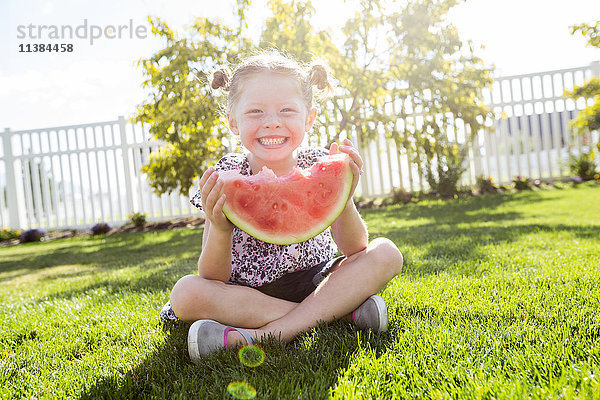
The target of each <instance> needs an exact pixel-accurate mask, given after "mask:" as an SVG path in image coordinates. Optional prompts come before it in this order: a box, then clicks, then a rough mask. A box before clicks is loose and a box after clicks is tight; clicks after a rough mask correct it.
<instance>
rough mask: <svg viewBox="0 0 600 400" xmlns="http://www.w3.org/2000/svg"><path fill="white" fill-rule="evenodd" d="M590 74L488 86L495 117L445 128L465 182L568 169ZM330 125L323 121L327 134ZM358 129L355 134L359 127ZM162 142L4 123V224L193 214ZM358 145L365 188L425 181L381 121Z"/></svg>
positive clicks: (102, 126) (59, 224)
mask: <svg viewBox="0 0 600 400" xmlns="http://www.w3.org/2000/svg"><path fill="white" fill-rule="evenodd" d="M591 76H600V62H594V63H592V64H591V65H589V66H584V67H580V68H570V69H565V70H556V71H548V72H543V73H537V74H526V75H518V76H507V77H500V78H496V79H495V80H494V83H493V85H492V88H491V90H487V91H484V93H483V97H484V99H485V102H486V104H487V105H488V106H489V107H490V108H491V109H492V110H493V111H494V113H495V115H497V116H498V117H497V118H496V120H495V121H494V124H493V127H491V128H489V129H482V130H480V131H479V132H474V133H473V132H469V128H468V126H465V125H464V124H463V123H461V121H460V120H456V124H455V127H454V129H453V130H452V132H449V133H448V134H449V135H450V138H451V139H452V140H453V141H455V142H457V143H461V144H464V145H465V146H466V147H467V151H468V157H467V160H466V161H465V162H466V168H467V169H466V172H465V174H464V175H463V180H462V184H464V185H471V184H473V183H474V182H475V179H476V177H477V176H479V175H485V176H490V177H492V178H494V180H495V181H496V182H497V183H509V182H510V181H511V180H512V178H513V177H514V176H517V175H522V176H526V177H530V178H539V179H556V178H560V177H564V176H566V175H567V174H568V167H567V161H568V159H569V157H570V156H571V155H573V154H579V153H581V152H582V151H584V150H585V149H586V148H588V147H591V146H593V145H594V144H595V143H598V140H599V138H598V132H591V133H589V134H588V135H586V136H585V137H581V136H576V135H573V134H572V132H571V131H570V130H569V121H571V120H572V119H573V118H574V117H575V116H576V114H577V111H578V110H581V109H582V108H584V107H585V106H586V102H585V100H583V99H579V100H577V101H573V100H571V99H565V98H564V97H563V96H562V94H563V92H564V90H570V89H572V88H573V86H574V85H581V84H583V82H584V81H585V80H586V79H588V78H590V77H591ZM392 112H393V111H392ZM418 118H419V117H418V116H416V115H412V116H409V117H407V119H406V120H401V119H399V120H398V121H397V125H398V130H399V131H402V129H404V128H405V127H406V126H407V124H411V123H412V124H415V123H417V122H418ZM326 129H327V128H326V127H322V128H321V130H322V131H321V133H322V135H320V136H321V138H320V139H321V143H320V144H323V138H324V137H326V134H327V132H326ZM469 137H472V138H473V139H472V140H468V138H469ZM352 139H354V140H355V143H356V142H357V141H356V137H353V138H352ZM310 140H312V141H314V139H310ZM317 140H318V139H317ZM160 144H161V143H159V142H157V141H154V140H151V139H150V136H149V134H148V132H147V129H146V128H145V127H144V126H143V125H141V124H134V123H130V122H128V121H126V120H125V118H124V117H119V118H118V119H117V120H116V121H107V122H99V123H91V124H83V125H71V126H62V127H56V128H41V129H31V130H24V131H11V130H10V129H8V128H7V129H5V130H4V132H3V133H2V141H1V148H0V150H1V152H0V190H1V195H0V225H1V226H2V227H10V228H12V229H29V228H38V227H39V228H44V229H64V228H87V227H90V226H92V225H93V224H95V223H96V222H99V221H104V222H108V223H111V224H113V225H120V224H123V223H125V222H126V221H127V219H128V215H129V214H130V213H131V212H144V213H146V214H148V215H149V219H150V220H160V219H166V218H173V217H186V216H191V215H194V214H195V209H193V207H191V206H190V204H189V202H188V197H189V196H185V195H180V194H178V193H172V194H170V195H162V196H159V195H157V194H156V193H154V192H153V191H152V189H151V188H150V186H149V185H148V183H147V179H146V176H145V174H143V173H142V172H141V167H142V165H144V163H145V162H147V160H148V157H149V155H150V153H151V152H152V151H155V150H157V149H158V147H159V146H160ZM312 144H319V143H312ZM359 150H360V151H361V154H362V156H363V159H364V161H365V166H364V169H365V171H366V173H365V174H364V175H363V176H362V178H361V186H360V187H359V191H360V194H361V195H362V196H364V197H373V196H381V195H384V194H387V193H390V192H391V191H392V190H393V189H394V188H404V189H406V190H409V191H415V190H425V189H426V188H427V183H426V180H425V179H424V177H423V176H421V174H420V169H419V168H418V166H417V165H416V164H415V163H414V162H412V161H411V157H410V154H407V152H406V150H405V149H403V148H398V147H397V146H396V145H395V143H394V142H393V141H392V140H390V139H388V138H386V136H385V132H383V131H380V132H379V135H378V137H377V138H376V139H375V140H373V141H371V142H370V143H369V144H368V146H366V147H365V148H362V149H359ZM192 190H195V189H192Z"/></svg>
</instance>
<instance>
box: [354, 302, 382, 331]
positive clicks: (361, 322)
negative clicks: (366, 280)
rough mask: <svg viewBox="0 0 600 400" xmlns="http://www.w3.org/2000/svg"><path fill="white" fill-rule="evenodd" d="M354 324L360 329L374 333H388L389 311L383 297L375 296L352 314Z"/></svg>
mask: <svg viewBox="0 0 600 400" xmlns="http://www.w3.org/2000/svg"><path fill="white" fill-rule="evenodd" d="M352 322H354V323H355V324H356V327H357V328H358V329H371V330H372V331H373V332H386V331H387V328H388V311H387V306H386V305H385V301H384V300H383V298H382V297H381V296H378V295H376V294H374V295H373V296H371V297H369V298H368V299H367V300H365V302H364V303H362V304H361V305H360V306H358V308H357V309H356V310H354V312H352Z"/></svg>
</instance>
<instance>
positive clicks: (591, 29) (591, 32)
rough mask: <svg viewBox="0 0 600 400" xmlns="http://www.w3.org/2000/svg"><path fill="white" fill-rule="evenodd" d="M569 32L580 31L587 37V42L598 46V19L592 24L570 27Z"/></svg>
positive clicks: (599, 40) (599, 22) (599, 45)
mask: <svg viewBox="0 0 600 400" xmlns="http://www.w3.org/2000/svg"><path fill="white" fill-rule="evenodd" d="M571 33H572V34H573V35H574V34H576V33H581V35H582V36H583V37H584V38H586V39H587V41H588V44H589V45H590V46H594V47H600V20H599V21H596V23H594V25H592V24H579V25H573V26H572V27H571Z"/></svg>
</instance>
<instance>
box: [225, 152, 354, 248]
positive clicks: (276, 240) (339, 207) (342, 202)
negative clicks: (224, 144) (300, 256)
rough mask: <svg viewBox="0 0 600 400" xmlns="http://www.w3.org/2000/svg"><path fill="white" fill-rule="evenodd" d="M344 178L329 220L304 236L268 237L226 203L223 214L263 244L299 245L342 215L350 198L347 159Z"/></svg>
mask: <svg viewBox="0 0 600 400" xmlns="http://www.w3.org/2000/svg"><path fill="white" fill-rule="evenodd" d="M345 162H346V167H345V170H346V177H345V179H344V180H343V181H344V188H343V190H342V193H343V195H342V196H340V197H339V200H338V202H337V203H336V204H335V205H334V206H331V210H332V211H331V213H330V216H329V218H323V222H322V223H320V224H318V225H316V226H315V227H314V229H312V230H310V231H307V232H306V234H304V235H301V236H291V235H290V236H287V237H282V236H281V234H279V235H270V234H268V233H265V232H263V231H261V230H259V229H255V228H254V227H253V225H251V224H247V223H246V222H245V221H244V220H243V219H242V218H241V217H240V216H238V215H237V214H236V213H235V212H234V211H233V210H232V209H231V208H230V207H229V206H228V205H227V202H225V204H224V205H223V214H225V216H226V217H227V218H228V219H229V220H230V221H231V222H232V223H233V224H234V225H235V226H237V227H238V228H240V229H241V230H243V231H244V232H246V233H247V234H248V235H250V236H253V237H255V238H257V239H259V240H261V241H263V242H266V243H272V244H277V245H290V244H296V243H301V242H304V241H307V240H308V239H311V238H313V237H315V236H317V235H318V234H320V233H321V232H323V231H325V230H326V229H327V228H329V227H330V226H331V224H333V223H334V222H335V220H336V219H337V218H338V217H339V216H340V215H341V214H342V212H343V211H344V208H345V207H346V203H347V202H348V198H349V197H350V189H351V188H352V179H353V174H352V169H351V168H350V165H349V159H347V160H346V161H345Z"/></svg>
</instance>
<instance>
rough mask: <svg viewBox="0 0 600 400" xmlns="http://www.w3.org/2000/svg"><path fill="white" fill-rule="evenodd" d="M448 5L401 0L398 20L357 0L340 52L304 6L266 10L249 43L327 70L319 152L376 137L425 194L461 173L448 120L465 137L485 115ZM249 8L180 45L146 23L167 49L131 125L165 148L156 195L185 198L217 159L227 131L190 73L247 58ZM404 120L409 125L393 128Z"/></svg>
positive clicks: (477, 67)
mask: <svg viewBox="0 0 600 400" xmlns="http://www.w3.org/2000/svg"><path fill="white" fill-rule="evenodd" d="M457 1H459V0H411V1H409V2H408V3H407V4H405V5H404V4H403V5H401V6H400V8H399V6H398V5H399V4H400V3H398V2H393V1H389V0H362V1H361V2H360V7H359V10H358V11H357V12H356V13H355V15H354V16H353V17H352V18H350V19H349V20H348V21H347V23H346V24H345V26H344V28H343V35H344V38H343V39H344V42H343V44H342V45H341V46H336V45H335V44H334V42H333V40H332V34H331V33H330V32H327V31H318V32H317V31H315V30H314V29H313V26H312V23H311V19H312V16H313V14H314V8H313V7H312V4H311V2H310V0H292V1H286V0H270V1H269V7H270V8H271V11H272V13H273V15H272V16H271V17H269V18H268V19H267V21H266V23H265V26H264V30H263V31H262V34H261V38H260V41H259V42H258V43H259V46H260V47H273V46H274V47H277V48H279V49H281V50H283V51H285V52H287V53H289V54H291V55H292V56H294V57H296V58H297V59H298V60H299V61H300V62H308V61H311V60H312V58H313V57H315V55H316V56H319V57H320V58H323V59H324V60H325V61H326V62H327V64H328V65H329V66H330V68H331V69H332V72H333V75H334V76H335V77H336V78H337V79H338V80H339V85H338V89H337V91H336V92H335V94H334V96H333V98H332V99H331V100H330V101H329V102H327V104H326V105H325V107H323V108H322V110H321V112H320V113H319V122H320V124H321V125H322V126H324V127H325V133H326V134H327V135H326V136H327V142H329V143H331V142H333V141H338V140H339V138H340V137H341V136H342V135H345V136H346V137H353V136H357V137H358V138H359V143H358V145H359V146H362V145H365V144H367V142H368V141H369V140H371V139H373V138H375V137H377V136H378V135H380V134H381V133H382V132H385V134H386V136H387V137H388V138H393V139H394V140H395V141H396V143H397V144H398V148H401V147H404V148H405V149H406V150H407V152H408V154H409V155H410V161H412V162H416V163H417V165H419V167H420V168H421V170H422V173H421V176H424V175H425V172H427V174H428V175H427V176H428V178H430V184H431V186H432V187H440V186H438V185H437V183H436V182H438V183H439V180H440V179H445V178H444V177H446V176H454V175H456V174H446V173H445V172H446V170H447V169H448V168H453V167H456V168H455V169H456V171H454V172H460V173H459V174H458V177H460V174H461V173H462V170H460V168H462V157H460V156H461V154H462V153H461V151H462V150H461V149H460V148H457V145H456V143H453V142H452V141H451V140H450V139H449V138H448V134H447V133H448V130H449V129H450V128H451V127H454V124H455V120H456V118H460V119H462V120H463V121H464V122H465V124H466V125H469V126H470V128H471V131H472V132H476V131H477V130H478V129H479V127H481V125H482V124H483V122H484V118H485V117H486V116H487V115H488V114H489V111H488V110H487V109H485V107H483V105H482V101H481V99H480V94H479V90H480V89H481V88H482V87H484V86H486V85H489V84H490V83H491V79H490V77H489V72H490V69H488V68H486V67H484V66H483V62H482V61H481V60H480V59H478V58H477V57H475V56H474V54H473V50H472V48H471V47H470V46H464V45H463V43H462V42H461V41H460V40H459V38H458V34H457V32H456V29H454V27H452V26H451V25H450V24H448V23H446V22H445V21H444V17H445V15H446V14H447V12H448V10H449V9H450V8H451V7H452V6H454V5H455V4H456V3H457ZM248 5H249V1H248V0H246V1H241V0H238V22H239V27H238V28H236V29H231V28H228V27H224V26H221V25H219V24H215V23H212V22H210V21H208V20H206V19H198V20H197V21H196V24H195V25H194V26H193V27H192V28H191V30H192V33H193V34H192V36H191V37H189V38H176V37H175V35H174V34H173V33H172V32H171V31H170V29H169V28H168V27H167V26H166V24H164V23H163V22H162V21H160V20H158V19H152V20H151V23H152V26H153V32H155V34H158V35H160V36H161V37H163V38H165V40H166V41H167V47H166V48H165V49H164V50H161V51H160V52H158V53H157V54H155V55H154V56H153V57H151V58H149V59H147V60H141V61H140V63H141V65H142V66H143V67H144V69H145V71H146V75H147V76H148V79H147V81H146V85H147V86H150V87H153V88H154V92H153V94H152V96H151V97H150V99H149V101H148V102H147V103H146V104H143V105H142V106H140V109H139V114H138V116H137V120H138V121H144V122H150V123H151V132H152V133H153V134H154V135H156V136H157V137H158V138H160V139H162V140H165V141H166V142H167V146H165V148H164V149H162V150H161V152H159V153H158V154H154V155H153V157H152V159H151V162H150V164H148V166H146V167H145V172H146V173H148V175H149V177H150V180H151V182H152V185H153V187H154V188H155V189H156V190H157V191H159V192H161V193H162V192H165V191H171V190H173V189H174V188H176V187H179V188H180V190H182V192H185V191H186V190H188V189H189V186H190V185H191V182H192V180H193V178H194V177H195V176H197V175H198V174H200V173H202V171H203V170H204V169H205V168H206V167H207V166H208V165H210V164H213V163H214V162H215V161H216V159H217V158H218V157H220V155H221V153H222V151H223V146H222V145H221V144H220V141H221V138H222V137H223V136H224V135H225V134H226V128H225V125H224V124H221V123H220V122H219V115H218V113H217V110H218V104H217V101H218V100H219V99H218V98H216V97H215V96H214V95H213V94H212V93H211V92H210V91H208V90H207V89H206V85H205V84H203V83H202V84H201V83H199V82H198V81H197V80H194V79H191V78H190V75H191V73H192V68H191V65H194V64H196V65H198V64H199V65H200V67H199V68H198V69H199V70H201V71H211V70H214V68H215V67H216V66H217V65H222V64H228V63H231V62H232V61H233V60H234V59H235V57H236V56H237V55H238V54H239V55H244V54H245V53H247V52H248V51H249V50H251V48H252V45H251V41H250V40H248V39H245V35H244V31H243V28H244V27H245V19H244V11H245V9H246V7H247V6H248ZM393 106H394V107H395V106H397V109H396V110H395V112H394V111H392V110H391V109H392V108H393ZM416 115H418V118H417V117H415V116H416ZM408 116H412V117H414V118H413V120H418V121H420V122H418V123H412V124H402V123H401V120H405V121H406V120H407V118H406V117H408ZM322 133H323V130H321V131H320V132H318V133H317V134H318V135H321V134H322ZM439 168H441V170H440V169H439ZM440 171H441V172H442V173H440ZM436 180H437V181H436ZM432 183H433V184H432ZM453 187H454V188H455V187H456V184H454V185H453ZM454 190H455V189H454Z"/></svg>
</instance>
